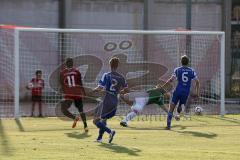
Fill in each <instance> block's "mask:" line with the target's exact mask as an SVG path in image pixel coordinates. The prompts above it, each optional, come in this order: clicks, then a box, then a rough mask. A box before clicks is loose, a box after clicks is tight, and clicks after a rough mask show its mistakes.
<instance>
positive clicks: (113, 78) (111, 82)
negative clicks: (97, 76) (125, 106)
mask: <svg viewBox="0 0 240 160" xmlns="http://www.w3.org/2000/svg"><path fill="white" fill-rule="evenodd" d="M98 85H99V86H102V87H104V88H105V90H106V91H107V93H106V96H107V97H105V98H111V100H116V102H117V99H118V98H117V95H118V93H119V92H120V90H122V89H123V88H125V87H127V83H126V80H125V78H124V77H123V76H122V75H121V74H119V73H117V72H108V73H104V74H103V76H102V78H101V80H100V81H99V83H98Z"/></svg>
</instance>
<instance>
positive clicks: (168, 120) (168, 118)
mask: <svg viewBox="0 0 240 160" xmlns="http://www.w3.org/2000/svg"><path fill="white" fill-rule="evenodd" d="M172 116H173V112H168V117H167V127H168V128H170V127H171V121H172Z"/></svg>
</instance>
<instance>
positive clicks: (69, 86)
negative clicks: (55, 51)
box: [60, 58, 88, 132]
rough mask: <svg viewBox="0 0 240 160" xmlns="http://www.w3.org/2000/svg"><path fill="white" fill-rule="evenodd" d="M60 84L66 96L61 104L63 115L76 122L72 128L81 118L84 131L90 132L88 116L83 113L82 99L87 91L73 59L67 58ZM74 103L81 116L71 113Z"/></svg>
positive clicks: (73, 126)
mask: <svg viewBox="0 0 240 160" xmlns="http://www.w3.org/2000/svg"><path fill="white" fill-rule="evenodd" d="M60 83H61V87H62V88H61V89H62V92H63V94H64V99H65V100H64V101H62V103H61V110H62V112H63V114H64V115H65V116H67V117H69V118H71V119H73V120H74V122H73V125H72V128H75V127H76V124H77V121H79V120H80V117H81V119H82V121H83V125H84V130H85V132H88V127H87V122H86V115H85V113H84V112H83V103H82V97H83V96H85V95H86V93H85V90H84V88H83V84H82V77H81V73H80V72H79V71H78V70H77V69H76V68H74V67H73V59H72V58H67V60H66V67H65V68H63V69H62V71H61V73H60ZM73 102H74V104H75V107H76V108H77V109H78V111H79V114H80V116H79V115H73V114H72V113H71V112H69V110H68V109H69V108H70V107H71V105H72V103H73Z"/></svg>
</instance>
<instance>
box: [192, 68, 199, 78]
mask: <svg viewBox="0 0 240 160" xmlns="http://www.w3.org/2000/svg"><path fill="white" fill-rule="evenodd" d="M192 72H193V75H192V76H193V78H192V79H197V78H198V77H197V73H196V72H195V70H194V69H193V70H192Z"/></svg>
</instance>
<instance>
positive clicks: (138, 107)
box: [120, 97, 148, 127]
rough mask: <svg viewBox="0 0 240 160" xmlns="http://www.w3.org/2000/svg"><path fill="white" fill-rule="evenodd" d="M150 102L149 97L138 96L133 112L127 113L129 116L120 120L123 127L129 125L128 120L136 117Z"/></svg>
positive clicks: (132, 108)
mask: <svg viewBox="0 0 240 160" xmlns="http://www.w3.org/2000/svg"><path fill="white" fill-rule="evenodd" d="M147 102H148V97H136V98H135V103H134V104H133V106H132V107H131V112H129V113H128V114H127V116H126V117H125V118H124V119H123V120H122V121H121V122H120V125H121V126H123V127H127V123H128V121H130V120H132V119H133V118H134V117H136V116H137V114H138V113H141V111H142V110H143V109H144V106H146V104H147Z"/></svg>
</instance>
